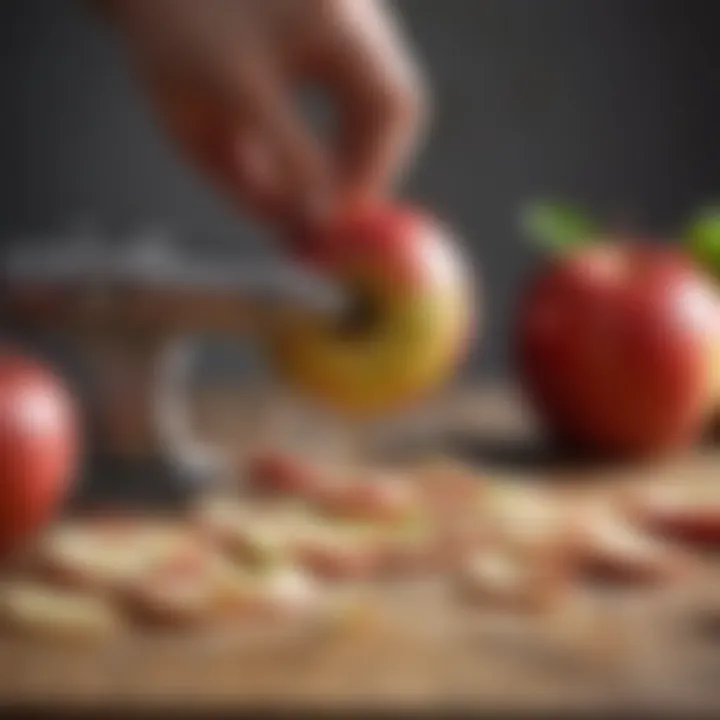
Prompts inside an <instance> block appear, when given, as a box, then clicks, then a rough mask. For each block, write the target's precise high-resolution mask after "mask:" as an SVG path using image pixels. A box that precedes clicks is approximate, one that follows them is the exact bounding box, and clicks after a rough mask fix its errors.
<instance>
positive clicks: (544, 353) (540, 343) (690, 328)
mask: <svg viewBox="0 0 720 720" xmlns="http://www.w3.org/2000/svg"><path fill="white" fill-rule="evenodd" d="M719 309H720V304H719V302H718V298H717V295H716V292H715V290H714V288H713V285H712V283H711V282H710V280H709V279H707V278H706V277H705V276H704V275H703V274H702V273H701V272H699V271H698V270H697V269H696V268H695V267H694V266H693V264H692V262H691V260H690V259H689V258H687V257H686V256H685V255H684V254H683V253H682V252H679V251H676V250H673V249H670V248H667V247H659V246H655V247H653V246H650V245H647V244H645V243H642V242H627V243H622V242H602V241H599V242H598V243H596V244H592V245H590V246H584V247H581V248H579V249H576V250H574V251H571V252H570V253H568V254H567V255H564V256H562V257H560V258H559V259H558V260H556V261H555V262H554V263H553V264H551V265H550V267H548V268H545V269H544V270H542V271H541V272H540V273H539V275H538V276H537V277H536V278H535V279H534V281H533V282H532V283H531V284H530V286H529V287H528V289H527V292H526V293H525V295H524V298H523V299H522V302H521V308H520V316H519V325H518V328H517V348H516V349H517V357H518V361H519V370H520V375H521V381H522V385H523V388H524V390H525V392H526V395H527V398H528V399H529V401H530V404H531V406H532V407H533V408H534V409H535V411H536V412H537V414H538V416H539V418H540V419H541V420H543V421H544V422H545V424H546V425H547V427H548V428H549V429H550V430H551V431H553V432H554V433H555V435H556V436H558V437H559V438H560V439H561V440H563V441H566V442H568V441H569V442H571V443H573V444H574V445H576V446H579V447H580V448H581V449H583V450H585V451H590V452H591V453H593V454H597V455H601V456H605V457H609V458H617V459H620V458H625V459H630V458H640V457H645V456H653V455H658V454H662V453H664V452H669V451H671V450H673V449H677V448H680V447H682V446H685V445H688V444H690V443H692V442H694V441H695V440H697V439H698V437H699V436H700V434H701V433H702V430H703V426H704V425H705V423H706V422H707V419H708V417H709V415H710V413H711V412H712V410H713V405H714V404H715V402H714V398H716V397H717V396H718V395H717V393H718V388H719V383H718V381H719V380H720V376H719V374H718V369H720V363H719V362H718V361H719V360H720V353H719V352H718V350H719V349H720V332H719V323H718V320H719V318H720V313H718V310H719Z"/></svg>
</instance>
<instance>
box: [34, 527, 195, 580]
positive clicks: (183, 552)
mask: <svg viewBox="0 0 720 720" xmlns="http://www.w3.org/2000/svg"><path fill="white" fill-rule="evenodd" d="M201 544H202V543H201V541H200V539H199V538H198V537H196V536H195V534H194V533H193V532H191V531H190V530H189V529H188V528H185V527H182V526H181V525H179V524H175V523H171V522H161V521H145V522H143V521H140V520H130V519H127V520H126V519H121V520H107V519H105V518H103V519H100V520H86V521H84V522H83V521H76V522H71V521H68V522H66V523H63V524H60V525H58V526H56V527H55V528H53V529H51V530H50V531H49V532H48V533H47V534H46V535H45V536H44V537H43V538H42V540H41V542H40V544H39V547H38V551H37V559H38V563H39V566H40V568H41V569H42V570H43V571H44V572H45V574H47V575H48V576H49V577H50V578H52V579H53V580H54V581H55V582H60V583H62V584H67V585H71V586H80V587H87V588H90V589H95V590H111V591H112V590H116V589H119V588H122V587H124V586H126V585H129V584H131V583H132V582H133V581H134V580H136V579H137V578H139V577H140V576H142V575H144V574H145V573H147V572H148V571H149V570H150V569H151V568H153V567H155V566H159V565H162V564H167V563H169V562H171V561H175V560H178V559H180V558H189V557H192V556H194V555H195V554H197V553H199V552H200V551H201Z"/></svg>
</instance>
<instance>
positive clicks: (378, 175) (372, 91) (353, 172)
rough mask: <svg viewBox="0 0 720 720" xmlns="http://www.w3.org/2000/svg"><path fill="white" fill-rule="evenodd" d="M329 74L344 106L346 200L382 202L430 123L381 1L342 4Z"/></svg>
mask: <svg viewBox="0 0 720 720" xmlns="http://www.w3.org/2000/svg"><path fill="white" fill-rule="evenodd" d="M333 7H334V9H335V11H336V12H338V13H340V14H341V16H340V17H339V18H337V20H336V23H335V25H336V27H337V28H338V32H337V33H336V34H335V35H334V38H333V41H332V42H331V44H330V45H329V46H328V48H327V57H326V59H325V61H326V65H327V69H326V74H327V76H328V80H329V81H330V83H331V85H332V88H333V90H334V91H335V93H336V95H337V97H338V100H339V102H340V104H341V107H340V120H341V127H340V137H339V147H338V156H337V162H338V164H339V173H340V182H341V183H342V185H343V187H344V193H345V194H347V195H349V196H351V197H354V196H359V197H364V196H373V195H382V194H384V193H386V192H388V191H389V190H390V189H391V187H392V185H393V184H394V183H395V182H396V181H397V180H398V178H399V176H400V175H401V173H402V172H403V170H405V169H406V168H407V166H408V164H409V162H410V160H411V159H412V156H413V153H414V151H415V149H416V148H417V146H418V144H419V142H420V140H421V138H422V135H423V132H424V130H425V127H426V125H427V121H428V101H427V92H426V89H425V87H424V81H423V78H422V76H421V74H420V72H419V70H418V68H417V66H416V65H415V63H414V61H413V58H412V55H411V52H410V50H409V49H408V48H407V46H406V45H405V43H404V40H403V38H402V37H401V33H400V30H399V28H398V27H397V26H396V24H395V21H394V18H393V17H392V15H391V14H390V12H389V10H388V9H387V8H386V6H385V5H383V4H382V3H381V2H378V1H376V0H367V1H365V2H353V0H344V1H343V0H341V1H340V2H336V3H334V5H333Z"/></svg>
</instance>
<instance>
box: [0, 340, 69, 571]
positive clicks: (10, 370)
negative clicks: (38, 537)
mask: <svg viewBox="0 0 720 720" xmlns="http://www.w3.org/2000/svg"><path fill="white" fill-rule="evenodd" d="M78 450H79V433H78V424H77V414H76V409H75V404H74V402H73V399H72V397H71V396H70V393H69V392H68V390H67V389H66V387H65V385H64V384H63V383H62V382H61V381H60V380H59V379H58V378H57V377H56V376H55V375H54V374H53V373H52V372H51V371H50V370H48V369H47V368H45V367H43V366H42V365H40V364H39V363H36V362H35V361H33V360H30V359H28V358H26V357H23V356H21V355H18V354H15V353H7V352H6V353H4V354H2V355H0V557H2V556H4V555H5V554H6V553H8V552H10V551H11V550H14V549H15V548H17V546H18V545H19V544H20V543H22V542H23V541H24V540H26V539H27V538H28V537H29V536H30V535H31V534H32V533H33V532H35V531H36V530H38V529H39V528H40V526H41V525H43V524H44V523H45V522H46V521H48V520H49V519H50V518H51V516H52V514H53V512H54V511H55V510H56V509H57V507H58V506H59V504H60V503H61V502H62V500H63V499H64V497H65V494H66V492H67V491H68V489H69V485H70V482H71V481H72V479H73V474H74V471H75V470H76V466H77V462H78V460H79V452H78Z"/></svg>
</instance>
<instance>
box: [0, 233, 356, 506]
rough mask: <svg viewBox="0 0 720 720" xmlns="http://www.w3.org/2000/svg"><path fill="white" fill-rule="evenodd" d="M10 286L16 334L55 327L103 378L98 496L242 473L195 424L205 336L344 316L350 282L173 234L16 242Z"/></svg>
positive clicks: (235, 336)
mask: <svg viewBox="0 0 720 720" xmlns="http://www.w3.org/2000/svg"><path fill="white" fill-rule="evenodd" d="M0 292H1V297H2V303H1V305H0V307H2V317H3V328H4V330H5V333H6V336H9V337H10V338H11V339H16V338H17V337H20V338H23V337H25V338H27V335H28V332H29V333H30V334H31V336H37V334H38V333H39V334H40V336H41V337H48V336H52V337H53V338H54V339H56V340H59V342H60V343H61V344H62V346H63V347H64V348H65V349H67V350H69V352H71V353H72V355H73V357H76V358H79V359H80V363H81V365H82V367H83V380H84V383H83V384H85V381H86V380H87V379H88V378H89V379H90V380H91V383H90V384H91V386H92V402H91V403H90V405H91V406H92V412H91V413H90V414H89V415H88V417H89V422H88V423H87V426H88V427H87V430H88V433H89V435H90V442H89V445H90V447H89V453H88V463H87V466H88V467H89V468H90V471H89V472H90V475H91V476H92V482H91V483H89V487H87V488H85V490H86V492H85V494H86V496H87V499H89V500H90V501H92V499H93V493H97V494H98V496H99V497H102V498H103V499H104V500H108V501H112V499H113V497H115V496H117V498H118V499H122V500H133V499H134V498H137V499H139V500H141V501H142V502H144V503H146V502H148V501H152V500H153V499H155V498H157V499H158V500H159V501H160V502H162V503H165V502H167V501H168V500H170V499H171V498H172V499H175V498H178V499H181V498H183V497H185V496H186V495H187V494H188V491H191V490H193V489H195V488H197V487H198V486H200V485H204V484H206V483H209V482H217V480H218V478H223V477H225V478H227V477H228V476H229V475H230V474H232V473H233V472H235V471H236V470H237V468H236V467H235V463H236V460H237V459H236V458H234V457H230V456H229V455H228V453H227V451H226V450H221V449H220V447H219V446H218V445H213V444H212V443H208V442H203V441H201V440H199V438H198V437H196V435H195V432H194V430H193V423H192V421H191V412H190V409H189V398H190V380H189V378H190V374H191V371H192V368H193V365H194V363H195V361H196V356H197V352H198V350H199V349H200V347H201V345H202V342H201V340H202V338H203V337H207V336H219V337H222V338H226V339H230V340H231V341H233V342H236V341H242V342H245V343H247V342H248V340H249V341H250V342H251V343H253V344H258V343H259V344H260V346H261V345H262V342H263V339H264V338H266V337H268V334H269V333H271V332H272V329H273V327H277V326H278V324H279V323H283V322H284V320H285V319H287V317H288V315H289V314H297V313H312V314H314V315H322V316H326V317H327V318H328V320H332V319H333V318H336V317H338V316H340V315H341V314H342V312H343V310H344V305H345V298H344V294H343V293H342V292H341V290H340V288H339V287H337V286H336V285H335V284H333V283H331V282H330V281H329V280H328V279H327V278H326V277H321V276H319V275H317V274H314V273H311V272H309V271H308V270H306V269H304V268H302V267H301V266H300V265H297V264H293V263H290V262H286V263H281V262H277V261H275V262H273V261H268V262H265V263H262V262H254V263H253V262H249V261H244V262H242V261H241V262H228V261H216V262H210V261H199V260H197V259H196V258H192V257H190V256H188V255H187V254H183V253H182V252H181V251H180V250H179V249H178V248H176V247H173V246H172V245H168V244H164V245H163V246H160V247H158V246H157V245H149V244H142V245H138V246H137V247H131V248H127V247H126V248H123V249H121V250H112V249H111V248H108V247H101V246H97V247H91V248H89V247H87V246H83V247H78V248H74V247H68V246H56V247H54V248H50V249H48V248H42V247H37V246H36V247H27V246H26V247H23V248H19V249H15V250H11V251H9V252H8V253H7V255H6V257H5V262H4V264H3V273H2V287H1V290H0ZM286 396H287V393H286ZM86 405H87V403H86ZM86 409H87V408H86ZM251 420H252V419H251ZM255 421H256V422H255V424H256V426H257V424H258V423H259V418H255ZM257 429H258V428H257V427H256V430H257ZM82 485H83V487H85V486H86V485H88V484H87V483H83V484H82Z"/></svg>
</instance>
